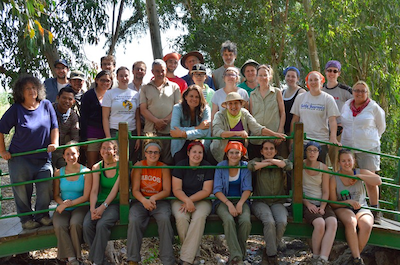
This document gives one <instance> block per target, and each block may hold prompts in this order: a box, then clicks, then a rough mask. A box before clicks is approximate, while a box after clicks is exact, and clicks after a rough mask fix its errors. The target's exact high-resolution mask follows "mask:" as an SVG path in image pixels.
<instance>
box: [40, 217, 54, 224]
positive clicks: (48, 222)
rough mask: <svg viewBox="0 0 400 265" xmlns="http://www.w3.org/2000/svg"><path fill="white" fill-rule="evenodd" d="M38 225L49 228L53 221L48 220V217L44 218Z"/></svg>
mask: <svg viewBox="0 0 400 265" xmlns="http://www.w3.org/2000/svg"><path fill="white" fill-rule="evenodd" d="M39 223H41V224H42V225H44V226H49V225H52V224H53V221H52V220H51V219H50V217H47V216H45V217H43V218H42V219H40V220H39Z"/></svg>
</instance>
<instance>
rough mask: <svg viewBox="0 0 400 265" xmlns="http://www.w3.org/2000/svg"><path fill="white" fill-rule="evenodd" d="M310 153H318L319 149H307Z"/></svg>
mask: <svg viewBox="0 0 400 265" xmlns="http://www.w3.org/2000/svg"><path fill="white" fill-rule="evenodd" d="M307 152H308V153H318V152H319V150H318V149H307Z"/></svg>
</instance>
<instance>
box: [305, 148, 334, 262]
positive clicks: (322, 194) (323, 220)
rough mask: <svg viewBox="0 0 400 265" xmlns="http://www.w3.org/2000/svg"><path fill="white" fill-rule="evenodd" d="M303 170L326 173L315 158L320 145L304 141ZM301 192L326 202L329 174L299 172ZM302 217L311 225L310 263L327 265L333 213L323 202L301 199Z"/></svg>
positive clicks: (331, 237) (330, 246) (324, 166)
mask: <svg viewBox="0 0 400 265" xmlns="http://www.w3.org/2000/svg"><path fill="white" fill-rule="evenodd" d="M304 152H305V154H306V159H305V160H304V164H305V165H306V166H307V167H312V168H316V169H322V170H328V167H327V166H326V165H325V164H323V163H322V162H319V161H318V160H317V159H318V156H319V153H320V152H321V146H320V145H319V144H318V143H316V142H313V141H311V142H308V143H307V144H306V145H305V147H304ZM303 191H304V194H305V196H307V197H311V198H316V199H323V200H328V198H329V174H326V173H322V172H318V171H314V170H309V169H303ZM303 204H304V206H305V207H303V211H304V213H303V215H304V218H305V219H306V221H307V222H308V223H310V224H312V225H313V226H314V231H313V234H312V237H311V240H312V252H313V257H312V259H313V262H314V264H328V258H329V254H330V253H331V249H332V245H333V241H335V236H336V229H337V220H336V216H335V213H334V212H333V210H332V209H331V207H330V206H329V205H328V204H327V203H326V202H320V201H314V200H308V199H303Z"/></svg>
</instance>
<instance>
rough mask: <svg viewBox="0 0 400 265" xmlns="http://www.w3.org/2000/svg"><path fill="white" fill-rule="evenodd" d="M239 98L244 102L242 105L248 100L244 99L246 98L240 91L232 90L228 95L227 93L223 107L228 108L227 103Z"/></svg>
mask: <svg viewBox="0 0 400 265" xmlns="http://www.w3.org/2000/svg"><path fill="white" fill-rule="evenodd" d="M237 100H239V101H240V102H241V103H242V105H243V104H244V103H246V100H244V99H243V98H242V96H241V95H240V94H239V93H237V92H231V93H229V94H228V95H226V98H225V101H224V102H222V104H221V106H222V107H223V108H226V104H227V103H228V102H229V101H237Z"/></svg>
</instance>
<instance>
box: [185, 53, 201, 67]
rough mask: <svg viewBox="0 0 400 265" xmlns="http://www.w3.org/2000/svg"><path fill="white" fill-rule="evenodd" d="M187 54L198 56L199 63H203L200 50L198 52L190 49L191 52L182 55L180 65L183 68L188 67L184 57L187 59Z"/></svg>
mask: <svg viewBox="0 0 400 265" xmlns="http://www.w3.org/2000/svg"><path fill="white" fill-rule="evenodd" d="M189 56H196V57H197V58H199V60H200V63H204V57H203V55H202V54H201V53H200V52H198V51H191V52H189V53H187V54H185V55H184V56H183V57H182V59H181V65H182V66H183V67H184V68H186V69H188V68H187V67H186V59H187V58H188V57H189ZM188 70H189V69H188Z"/></svg>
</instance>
